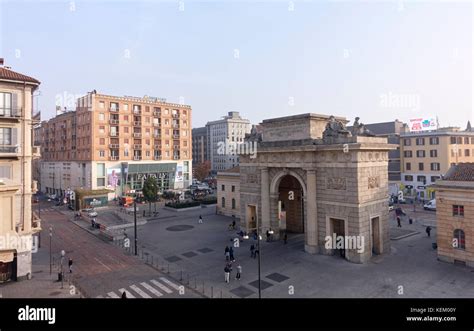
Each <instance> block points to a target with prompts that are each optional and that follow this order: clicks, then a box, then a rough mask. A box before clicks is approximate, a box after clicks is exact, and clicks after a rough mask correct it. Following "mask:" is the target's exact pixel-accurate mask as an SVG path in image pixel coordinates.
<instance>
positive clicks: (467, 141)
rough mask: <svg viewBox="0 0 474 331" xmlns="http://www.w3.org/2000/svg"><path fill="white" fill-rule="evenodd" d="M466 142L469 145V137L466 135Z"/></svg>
mask: <svg viewBox="0 0 474 331" xmlns="http://www.w3.org/2000/svg"><path fill="white" fill-rule="evenodd" d="M464 144H465V145H469V137H464Z"/></svg>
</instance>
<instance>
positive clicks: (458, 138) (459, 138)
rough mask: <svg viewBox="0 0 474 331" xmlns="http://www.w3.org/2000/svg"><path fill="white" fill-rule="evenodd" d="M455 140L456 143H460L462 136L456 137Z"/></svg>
mask: <svg viewBox="0 0 474 331" xmlns="http://www.w3.org/2000/svg"><path fill="white" fill-rule="evenodd" d="M456 142H457V143H458V145H462V137H457V139H456Z"/></svg>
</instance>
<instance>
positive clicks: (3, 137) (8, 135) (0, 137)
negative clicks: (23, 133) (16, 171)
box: [0, 128, 16, 146]
mask: <svg viewBox="0 0 474 331" xmlns="http://www.w3.org/2000/svg"><path fill="white" fill-rule="evenodd" d="M15 133H16V129H12V128H0V146H1V145H14V144H16V141H14V140H16V139H13V138H14V137H13V136H14V135H15Z"/></svg>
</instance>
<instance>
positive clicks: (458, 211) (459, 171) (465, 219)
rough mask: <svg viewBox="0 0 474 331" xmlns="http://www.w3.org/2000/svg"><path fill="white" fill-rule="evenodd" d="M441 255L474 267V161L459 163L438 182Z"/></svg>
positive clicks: (450, 261)
mask: <svg viewBox="0 0 474 331" xmlns="http://www.w3.org/2000/svg"><path fill="white" fill-rule="evenodd" d="M434 188H435V189H436V221H437V236H438V238H437V244H438V258H439V259H440V260H441V261H445V262H449V263H456V264H462V265H467V266H469V267H474V241H473V238H474V223H473V219H474V163H459V164H457V165H454V166H452V167H451V169H449V171H448V172H447V174H446V176H445V178H444V179H443V180H440V181H438V182H436V184H435V185H434Z"/></svg>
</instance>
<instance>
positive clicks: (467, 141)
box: [400, 128, 474, 200]
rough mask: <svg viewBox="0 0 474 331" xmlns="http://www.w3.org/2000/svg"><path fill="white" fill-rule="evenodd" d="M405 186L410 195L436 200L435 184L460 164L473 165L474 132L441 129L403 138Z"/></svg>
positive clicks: (402, 154)
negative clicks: (467, 163)
mask: <svg viewBox="0 0 474 331" xmlns="http://www.w3.org/2000/svg"><path fill="white" fill-rule="evenodd" d="M400 157H401V167H402V184H403V185H404V186H405V187H406V188H407V191H408V192H409V193H410V195H417V196H418V197H419V198H420V199H425V200H430V199H434V198H435V195H436V193H435V190H434V189H433V188H431V187H430V186H431V185H433V184H434V183H436V181H437V180H439V179H440V178H441V177H442V176H443V175H445V174H446V172H447V171H448V169H449V168H450V167H451V166H452V165H454V164H457V163H461V162H474V132H473V131H470V130H465V131H461V130H460V129H459V128H446V129H438V130H436V131H432V132H425V133H404V134H401V136H400Z"/></svg>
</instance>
